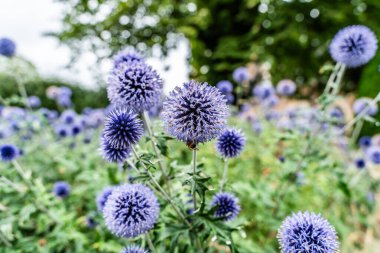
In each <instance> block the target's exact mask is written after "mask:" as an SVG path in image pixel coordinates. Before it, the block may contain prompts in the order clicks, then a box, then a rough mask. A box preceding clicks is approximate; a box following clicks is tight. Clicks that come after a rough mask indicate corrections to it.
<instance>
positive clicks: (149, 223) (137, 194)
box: [103, 184, 160, 238]
mask: <svg viewBox="0 0 380 253" xmlns="http://www.w3.org/2000/svg"><path fill="white" fill-rule="evenodd" d="M159 212H160V207H159V204H158V200H157V198H156V196H155V195H154V193H153V191H152V190H151V189H149V188H148V187H146V186H145V185H141V184H124V185H121V186H118V187H117V188H115V189H114V190H113V191H112V193H111V195H110V196H108V199H107V201H106V203H105V206H104V209H103V216H104V220H105V223H106V225H107V228H108V229H109V230H110V231H111V232H112V233H114V234H115V235H116V236H119V237H127V238H134V237H137V236H139V235H141V234H144V233H146V232H147V231H149V230H150V229H152V228H153V226H154V224H155V223H156V222H157V219H158V216H159Z"/></svg>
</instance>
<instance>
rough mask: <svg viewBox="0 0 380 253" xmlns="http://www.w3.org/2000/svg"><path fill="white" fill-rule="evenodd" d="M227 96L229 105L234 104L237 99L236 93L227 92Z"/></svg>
mask: <svg viewBox="0 0 380 253" xmlns="http://www.w3.org/2000/svg"><path fill="white" fill-rule="evenodd" d="M225 96H226V99H227V104H228V105H232V104H233V102H234V101H235V96H234V94H232V93H227V94H225Z"/></svg>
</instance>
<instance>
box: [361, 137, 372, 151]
mask: <svg viewBox="0 0 380 253" xmlns="http://www.w3.org/2000/svg"><path fill="white" fill-rule="evenodd" d="M371 142H372V141H371V137H370V136H362V137H360V139H359V146H360V147H361V148H363V149H366V148H369V147H370V146H371Z"/></svg>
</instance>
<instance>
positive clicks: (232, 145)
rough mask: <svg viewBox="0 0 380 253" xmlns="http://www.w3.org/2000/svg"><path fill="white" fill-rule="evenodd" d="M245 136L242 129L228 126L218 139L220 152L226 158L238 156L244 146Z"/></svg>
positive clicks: (217, 143)
mask: <svg viewBox="0 0 380 253" xmlns="http://www.w3.org/2000/svg"><path fill="white" fill-rule="evenodd" d="M244 145H245V136H244V134H243V133H242V132H241V130H240V129H233V128H228V129H226V130H224V131H223V132H222V134H221V135H220V136H219V137H218V139H217V140H216V149H217V151H218V153H219V154H220V155H221V156H223V157H226V158H234V157H237V156H238V155H239V154H240V153H241V152H242V151H243V148H244Z"/></svg>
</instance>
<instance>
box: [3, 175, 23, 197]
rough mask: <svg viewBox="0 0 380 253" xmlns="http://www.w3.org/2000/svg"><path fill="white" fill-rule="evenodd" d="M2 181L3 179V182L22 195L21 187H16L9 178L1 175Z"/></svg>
mask: <svg viewBox="0 0 380 253" xmlns="http://www.w3.org/2000/svg"><path fill="white" fill-rule="evenodd" d="M0 179H1V181H3V182H4V183H5V184H7V185H9V186H10V187H12V188H13V189H14V190H16V191H17V192H19V193H22V191H21V190H20V189H19V187H18V186H17V185H15V184H14V183H13V182H12V181H11V180H9V179H8V178H6V177H5V176H3V175H0Z"/></svg>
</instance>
